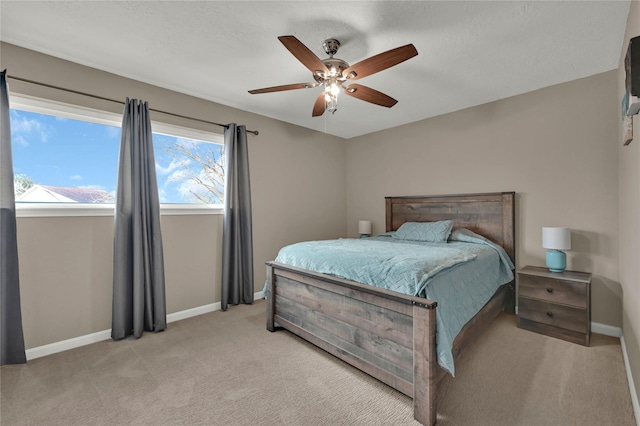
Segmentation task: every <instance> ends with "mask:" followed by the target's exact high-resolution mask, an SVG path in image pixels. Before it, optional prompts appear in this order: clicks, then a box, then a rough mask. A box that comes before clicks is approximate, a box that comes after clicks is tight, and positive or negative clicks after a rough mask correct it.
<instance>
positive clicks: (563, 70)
mask: <svg viewBox="0 0 640 426" xmlns="http://www.w3.org/2000/svg"><path fill="white" fill-rule="evenodd" d="M628 13H629V2H628V1H586V2H579V1H551V2H542V1H529V2H520V1H518V2H516V1H497V2H489V1H466V2H458V1H406V2H405V1H340V2H319V1H314V2H310V1H254V2H248V1H199V2H195V1H169V2H167V1H117V2H116V1H84V2H81V1H46V2H35V1H7V0H1V1H0V14H1V22H0V39H2V40H3V41H5V42H8V43H12V44H15V45H18V46H22V47H26V48H29V49H33V50H36V51H39V52H43V53H47V54H50V55H53V56H57V57H60V58H63V59H67V60H71V61H74V62H77V63H80V64H84V65H88V66H91V67H94V68H98V69H101V70H105V71H109V72H112V73H115V74H118V75H122V76H125V77H129V78H133V79H136V80H141V81H145V82H147V83H151V84H154V85H157V86H161V87H165V88H168V89H172V90H175V91H178V92H182V93H186V94H190V95H194V96H198V97H200V98H204V99H208V100H211V101H214V102H217V103H220V104H224V105H228V106H232V107H236V108H240V109H242V110H246V111H250V112H254V113H258V114H262V115H265V116H268V117H272V118H275V119H278V120H282V121H286V122H289V123H294V124H297V125H300V126H304V127H307V128H310V129H315V130H318V131H322V132H326V133H329V134H333V135H336V136H340V137H344V138H350V137H354V136H359V135H362V134H366V133H370V132H374V131H377V130H381V129H386V128H390V127H395V126H399V125H402V124H406V123H410V122H414V121H418V120H422V119H425V118H429V117H433V116H437V115H441V114H445V113H449V112H452V111H457V110H460V109H463V108H467V107H470V106H474V105H479V104H483V103H487V102H491V101H494V100H497V99H502V98H506V97H510V96H514V95H517V94H521V93H525V92H529V91H532V90H536V89H539V88H542V87H546V86H550V85H553V84H558V83H563V82H566V81H571V80H575V79H578V78H582V77H587V76H590V75H594V74H598V73H602V72H605V71H609V70H612V69H616V68H618V63H619V59H620V54H621V52H622V48H623V38H624V32H625V28H626V22H627V15H628ZM280 35H294V36H296V37H297V38H298V39H299V40H300V41H301V42H303V43H304V44H305V45H307V47H309V48H310V49H311V50H312V51H313V52H314V53H315V54H316V55H318V57H320V58H321V59H324V58H325V57H326V56H327V55H326V54H325V53H324V51H323V49H322V42H323V40H324V39H326V38H337V39H338V40H339V41H340V42H341V44H342V47H341V48H340V51H339V52H338V53H337V54H336V57H338V58H341V59H343V60H345V61H347V62H348V63H349V64H355V63H356V62H359V61H361V60H363V59H365V58H368V57H370V56H372V55H375V54H378V53H381V52H384V51H386V50H389V49H392V48H395V47H398V46H401V45H404V44H407V43H413V44H414V45H415V47H416V48H417V50H418V52H419V55H418V56H416V57H414V58H412V59H410V60H408V61H406V62H403V63H401V64H399V65H397V66H395V67H393V68H390V69H387V70H385V71H382V72H380V73H378V74H374V75H371V76H368V77H366V78H363V79H362V80H359V81H358V83H360V84H363V85H366V86H368V87H371V88H373V89H376V90H379V91H381V92H383V93H386V94H388V95H389V96H392V97H394V98H396V99H397V100H398V104H396V105H395V106H394V107H393V108H391V109H387V108H384V107H380V106H376V105H372V104H369V103H366V102H363V101H360V100H358V99H354V98H351V97H349V96H344V95H342V96H341V97H340V98H339V103H338V111H337V112H336V113H335V114H334V115H330V114H328V113H325V115H323V116H322V117H316V118H312V117H311V110H312V107H313V103H314V101H315V98H316V97H317V95H318V93H319V91H320V90H321V88H319V87H317V88H312V89H302V90H292V91H287V92H279V93H267V94H259V95H250V94H248V93H247V91H248V90H250V89H258V88H263V87H269V86H277V85H283V84H290V83H304V82H311V81H313V78H312V76H311V72H310V71H309V70H307V68H305V67H304V66H303V65H302V64H301V63H300V62H298V61H297V60H296V59H295V58H294V57H293V55H291V53H290V52H289V51H288V50H287V49H286V48H285V47H284V46H283V45H282V44H281V43H280V42H279V41H278V39H277V37H278V36H280ZM9 75H11V70H9ZM173 112H176V113H180V111H173ZM212 119H215V117H213V118H212Z"/></svg>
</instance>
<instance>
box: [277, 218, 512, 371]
mask: <svg viewBox="0 0 640 426" xmlns="http://www.w3.org/2000/svg"><path fill="white" fill-rule="evenodd" d="M392 235H393V233H386V234H382V235H380V236H377V237H373V238H364V239H339V240H326V241H309V242H302V243H297V244H292V245H290V246H287V247H284V248H282V249H281V250H280V253H279V254H278V257H277V258H276V259H275V261H276V262H279V263H283V264H287V265H290V266H295V267H298V268H303V269H307V270H311V271H315V272H320V273H324V274H330V275H334V276H337V277H341V278H345V279H348V280H352V281H356V282H359V283H363V284H368V285H372V286H376V287H380V288H385V289H387V290H392V291H396V292H399V293H403V294H408V295H412V296H418V297H426V298H428V299H430V300H435V301H436V302H438V308H437V309H436V348H437V354H438V362H439V364H440V365H441V366H442V367H443V368H444V369H445V370H447V371H449V372H450V373H451V374H452V375H453V374H454V373H455V368H454V363H453V355H452V353H451V349H452V346H453V340H454V339H455V337H456V336H457V335H458V333H459V332H460V330H461V329H462V327H463V326H464V325H465V324H466V323H467V321H469V320H470V319H471V318H472V317H473V316H474V315H475V314H476V313H477V312H478V311H479V310H480V309H481V308H482V307H483V306H484V305H485V304H486V303H487V301H489V299H490V298H491V297H492V296H493V294H494V293H495V291H496V290H497V289H498V287H500V285H502V284H506V283H508V282H510V281H512V280H513V272H512V270H513V268H514V266H513V263H512V262H511V260H510V259H509V257H508V256H507V254H506V252H505V251H504V250H503V249H502V247H500V246H498V245H496V244H494V243H492V242H490V241H488V240H486V239H485V238H484V237H481V236H479V235H477V234H474V233H473V232H471V231H468V230H465V229H457V230H454V231H453V232H452V234H451V237H450V242H448V243H427V242H417V241H407V240H398V239H395V238H392Z"/></svg>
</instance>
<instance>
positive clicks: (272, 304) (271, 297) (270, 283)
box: [267, 263, 276, 331]
mask: <svg viewBox="0 0 640 426" xmlns="http://www.w3.org/2000/svg"><path fill="white" fill-rule="evenodd" d="M275 281H276V280H275V276H274V275H273V266H271V264H270V263H267V330H269V331H276V328H275V324H274V319H273V316H274V314H275V312H276V309H275V308H276V296H275V293H274V291H273V290H274V287H275Z"/></svg>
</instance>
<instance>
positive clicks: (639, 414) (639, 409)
mask: <svg viewBox="0 0 640 426" xmlns="http://www.w3.org/2000/svg"><path fill="white" fill-rule="evenodd" d="M620 345H621V346H622V358H624V368H625V370H626V372H627V381H628V382H629V393H630V394H631V405H632V406H633V414H634V416H635V418H636V425H638V426H640V403H639V402H638V394H637V393H636V385H635V383H634V382H633V375H631V365H629V356H628V355H627V345H626V344H625V342H624V336H620Z"/></svg>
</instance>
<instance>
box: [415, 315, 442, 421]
mask: <svg viewBox="0 0 640 426" xmlns="http://www.w3.org/2000/svg"><path fill="white" fill-rule="evenodd" d="M437 365H438V360H437V359H436V310H435V303H433V304H432V305H419V304H414V305H413V417H414V418H415V419H416V420H417V421H419V422H420V423H422V424H423V425H425V426H433V425H435V424H436V418H437V411H436V367H437Z"/></svg>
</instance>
